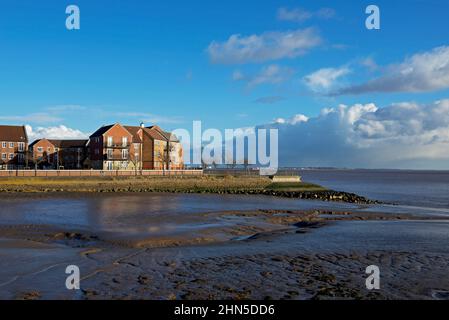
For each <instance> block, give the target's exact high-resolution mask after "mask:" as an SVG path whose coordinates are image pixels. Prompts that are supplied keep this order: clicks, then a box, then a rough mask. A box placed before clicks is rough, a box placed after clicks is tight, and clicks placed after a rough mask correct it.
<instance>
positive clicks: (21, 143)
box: [18, 142, 25, 152]
mask: <svg viewBox="0 0 449 320" xmlns="http://www.w3.org/2000/svg"><path fill="white" fill-rule="evenodd" d="M18 147H19V152H23V151H25V143H24V142H19V145H18Z"/></svg>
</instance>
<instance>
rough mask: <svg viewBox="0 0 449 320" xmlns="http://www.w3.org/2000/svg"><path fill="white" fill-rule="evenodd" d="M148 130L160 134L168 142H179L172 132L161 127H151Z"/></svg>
mask: <svg viewBox="0 0 449 320" xmlns="http://www.w3.org/2000/svg"><path fill="white" fill-rule="evenodd" d="M148 129H150V130H154V131H157V132H159V133H160V134H161V135H162V136H163V137H164V138H165V140H166V141H170V142H179V140H178V138H177V137H176V136H175V135H174V134H172V133H171V132H168V131H164V130H162V128H161V127H159V126H151V127H148Z"/></svg>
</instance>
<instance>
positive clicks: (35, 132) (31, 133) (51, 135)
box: [26, 125, 89, 143]
mask: <svg viewBox="0 0 449 320" xmlns="http://www.w3.org/2000/svg"><path fill="white" fill-rule="evenodd" d="M26 129H27V134H28V139H29V141H30V143H31V142H33V141H34V140H37V139H42V138H47V139H87V138H88V137H89V134H87V133H84V132H82V131H80V130H77V129H71V128H68V127H66V126H63V125H60V126H54V127H37V128H33V127H32V126H30V125H27V126H26Z"/></svg>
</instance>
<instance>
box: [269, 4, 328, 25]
mask: <svg viewBox="0 0 449 320" xmlns="http://www.w3.org/2000/svg"><path fill="white" fill-rule="evenodd" d="M334 16H335V10H334V9H331V8H322V9H320V10H318V11H315V12H313V11H308V10H305V9H302V8H292V9H288V8H284V7H283V8H279V9H278V12H277V18H278V19H279V20H281V21H294V22H304V21H306V20H309V19H311V18H313V17H317V18H321V19H330V18H332V17H334Z"/></svg>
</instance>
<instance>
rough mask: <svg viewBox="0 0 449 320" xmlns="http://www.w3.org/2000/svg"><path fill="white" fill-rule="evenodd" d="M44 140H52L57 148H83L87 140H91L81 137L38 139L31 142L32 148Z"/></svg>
mask: <svg viewBox="0 0 449 320" xmlns="http://www.w3.org/2000/svg"><path fill="white" fill-rule="evenodd" d="M42 140H47V141H48V142H50V143H51V144H52V145H53V146H55V147H57V148H61V149H64V148H83V147H85V146H86V145H87V142H88V141H89V140H86V139H79V140H57V139H38V140H35V141H33V143H32V144H30V148H33V147H34V146H35V145H36V144H37V143H39V142H41V141H42Z"/></svg>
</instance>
